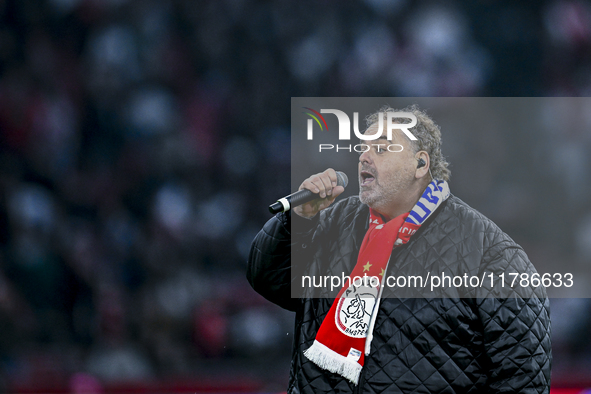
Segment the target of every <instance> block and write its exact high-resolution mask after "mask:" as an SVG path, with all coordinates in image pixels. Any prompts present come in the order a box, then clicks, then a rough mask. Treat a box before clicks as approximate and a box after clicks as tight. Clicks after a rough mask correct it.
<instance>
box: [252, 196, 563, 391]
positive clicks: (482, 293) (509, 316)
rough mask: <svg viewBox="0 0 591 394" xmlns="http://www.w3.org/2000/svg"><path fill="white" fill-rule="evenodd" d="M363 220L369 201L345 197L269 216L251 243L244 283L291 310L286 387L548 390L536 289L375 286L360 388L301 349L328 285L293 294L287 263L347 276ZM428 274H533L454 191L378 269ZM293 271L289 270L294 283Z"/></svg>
mask: <svg viewBox="0 0 591 394" xmlns="http://www.w3.org/2000/svg"><path fill="white" fill-rule="evenodd" d="M368 218H369V209H368V208H367V206H365V205H364V204H361V203H360V202H359V199H358V198H357V197H351V198H348V199H344V200H342V201H340V202H338V203H336V204H333V206H331V207H329V208H328V209H325V210H323V211H321V213H320V214H319V215H316V217H315V218H314V219H312V220H306V219H302V218H300V217H299V216H297V215H293V218H292V217H291V216H290V215H289V214H278V215H277V216H275V217H273V218H272V219H271V220H269V221H268V222H267V223H266V224H265V226H264V227H263V229H262V230H261V231H260V232H259V234H258V235H257V236H256V238H255V239H254V241H253V244H252V248H251V253H250V258H249V265H248V273H247V277H248V280H249V282H250V283H251V285H252V287H253V288H254V289H255V290H256V291H257V292H259V293H260V294H261V295H263V296H264V297H265V298H267V299H268V300H270V301H271V302H274V303H276V304H278V305H280V306H281V307H283V308H286V309H288V310H291V311H294V312H295V313H296V324H295V337H294V344H293V355H292V363H291V373H290V380H289V388H288V392H289V393H548V392H549V389H550V367H551V362H552V354H551V342H550V315H549V302H548V299H547V297H546V293H545V291H544V289H543V287H538V288H533V287H523V288H522V287H520V286H516V288H515V289H510V288H509V286H506V287H504V288H502V289H499V287H500V286H499V285H498V284H495V286H493V287H491V286H489V285H485V286H483V287H481V288H480V287H479V288H476V289H472V288H468V289H466V288H461V289H456V288H453V289H447V290H445V292H444V293H442V292H441V291H443V290H441V291H439V292H437V293H432V295H433V296H432V297H429V298H427V297H424V294H421V295H418V294H417V295H416V297H407V298H401V297H399V296H398V295H397V294H394V293H392V294H389V295H388V294H386V290H384V292H385V294H384V296H383V298H382V301H381V304H380V307H379V314H378V316H377V321H376V325H375V329H374V339H373V341H372V343H371V353H370V355H369V356H367V357H366V359H365V365H364V367H363V370H362V374H361V377H360V382H359V385H358V386H355V385H353V384H352V383H350V382H349V381H347V380H346V379H345V378H342V377H341V376H339V375H336V374H333V373H330V372H327V371H324V370H322V369H320V368H319V367H317V366H316V365H315V364H313V363H312V362H310V361H309V360H308V359H307V358H306V357H304V355H303V351H304V350H306V349H307V348H308V347H310V345H311V344H312V342H313V341H314V338H315V336H316V332H317V331H318V328H319V326H320V324H321V323H322V321H323V319H324V316H325V315H326V313H327V312H328V310H329V309H330V306H331V304H332V302H333V300H334V297H335V295H336V293H329V292H328V291H327V292H326V294H325V296H326V297H325V298H310V297H300V298H292V296H291V281H292V275H291V263H292V260H293V261H296V260H297V261H298V262H300V261H305V262H307V265H306V266H305V272H306V273H307V274H319V273H320V272H321V271H322V270H326V269H327V267H328V269H329V270H330V271H331V272H332V273H334V272H337V271H338V270H341V271H344V272H345V273H350V272H351V270H352V269H353V267H354V266H355V263H356V259H357V255H358V252H359V246H360V244H361V241H362V240H363V236H364V234H365V232H366V229H367V227H368ZM292 220H293V222H292ZM298 269H299V268H298ZM426 271H430V272H432V273H434V274H436V273H440V272H445V273H447V274H451V275H464V273H467V274H469V275H482V274H483V273H494V274H495V275H498V274H501V273H503V272H505V273H509V272H518V273H527V274H529V275H531V274H533V273H535V269H534V267H533V266H532V264H531V263H530V262H529V260H528V257H527V255H526V254H525V252H524V251H523V249H522V248H521V247H520V246H519V245H517V244H516V243H515V242H514V241H513V240H512V239H511V238H509V237H508V236H507V235H506V234H505V233H503V232H502V231H501V230H500V229H499V228H498V227H497V226H496V225H495V224H494V223H493V222H492V221H491V220H489V219H487V218H486V217H484V216H483V215H482V214H480V213H479V212H477V211H476V210H474V209H472V208H470V207H469V206H468V205H467V204H465V203H464V202H462V201H461V200H460V199H458V198H457V197H455V196H453V195H452V196H450V198H449V199H448V200H447V201H445V202H444V203H443V204H442V205H441V206H440V207H439V208H438V209H437V211H436V212H435V213H434V214H433V215H431V217H430V218H429V219H428V221H427V222H426V223H425V224H423V226H422V227H421V228H420V230H419V231H418V232H417V233H416V234H414V235H413V237H412V238H411V240H410V242H409V243H407V244H406V245H404V246H401V247H399V248H396V249H394V252H393V254H392V257H391V259H390V265H389V266H388V273H387V275H393V274H396V275H407V274H408V275H411V274H417V273H421V272H422V273H424V272H426ZM297 275H298V271H297V269H295V267H294V276H295V277H296V280H295V282H294V283H299V282H298V280H299V279H298V276H297ZM337 291H338V290H337Z"/></svg>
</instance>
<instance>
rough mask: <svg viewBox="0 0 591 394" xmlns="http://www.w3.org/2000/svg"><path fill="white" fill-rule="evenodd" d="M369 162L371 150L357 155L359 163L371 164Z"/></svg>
mask: <svg viewBox="0 0 591 394" xmlns="http://www.w3.org/2000/svg"><path fill="white" fill-rule="evenodd" d="M371 160H372V159H371V149H368V150H366V151H365V152H363V153H361V155H359V162H360V163H371Z"/></svg>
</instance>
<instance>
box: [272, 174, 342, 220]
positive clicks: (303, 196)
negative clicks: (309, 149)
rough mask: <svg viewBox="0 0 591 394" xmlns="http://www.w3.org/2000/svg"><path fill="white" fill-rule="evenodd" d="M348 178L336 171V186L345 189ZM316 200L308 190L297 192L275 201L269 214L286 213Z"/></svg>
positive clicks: (314, 194)
mask: <svg viewBox="0 0 591 394" xmlns="http://www.w3.org/2000/svg"><path fill="white" fill-rule="evenodd" d="M348 183H349V178H347V175H346V174H345V173H344V172H341V171H337V186H342V187H347V184H348ZM317 198H318V194H317V193H312V192H311V191H310V190H308V189H303V190H298V191H297V192H295V193H292V194H290V195H289V196H285V197H283V198H280V199H279V200H277V202H275V203H273V204H271V205H269V212H271V213H272V214H276V213H279V212H287V211H289V210H290V209H291V208H293V207H297V206H298V205H302V204H305V203H307V202H310V201H312V200H315V199H317Z"/></svg>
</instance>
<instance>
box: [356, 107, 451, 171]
mask: <svg viewBox="0 0 591 394" xmlns="http://www.w3.org/2000/svg"><path fill="white" fill-rule="evenodd" d="M387 112H410V113H412V114H414V115H415V116H416V117H417V125H416V126H415V127H413V128H411V129H410V132H411V133H412V134H413V135H414V136H415V137H417V140H416V141H412V140H411V141H410V143H411V146H412V148H413V150H414V152H413V153H417V152H419V151H421V150H423V151H425V152H427V153H428V154H429V158H430V159H431V165H430V166H429V169H430V170H431V174H432V176H433V178H435V179H441V180H444V181H447V180H449V177H450V175H451V171H450V170H449V168H447V167H448V166H449V163H448V162H447V160H445V157H443V155H442V154H441V129H440V128H439V126H438V125H437V124H436V123H435V122H434V121H433V119H431V118H430V117H429V115H427V113H426V112H425V111H423V110H421V109H419V106H418V105H416V104H413V105H410V106H408V107H406V108H404V109H402V110H398V109H394V108H391V107H390V106H384V107H382V108H381V109H380V110H379V111H378V112H375V113H373V114H371V115H369V116H367V117H366V118H365V121H366V123H367V127H369V126H371V125H373V124H374V123H377V122H378V121H379V116H380V113H381V114H383V116H384V120H386V119H387V115H386V113H387ZM395 121H396V122H397V123H410V119H408V118H395ZM384 123H385V122H384Z"/></svg>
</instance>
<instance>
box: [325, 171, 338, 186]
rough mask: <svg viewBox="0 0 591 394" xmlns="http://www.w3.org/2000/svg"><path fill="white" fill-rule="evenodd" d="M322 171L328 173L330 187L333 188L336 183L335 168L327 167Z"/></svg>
mask: <svg viewBox="0 0 591 394" xmlns="http://www.w3.org/2000/svg"><path fill="white" fill-rule="evenodd" d="M324 173H325V174H326V175H328V177H329V179H330V183H331V185H332V187H333V188H334V187H335V186H336V185H337V181H338V178H337V172H336V171H335V170H333V169H332V168H329V169H327V170H326V171H324Z"/></svg>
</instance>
